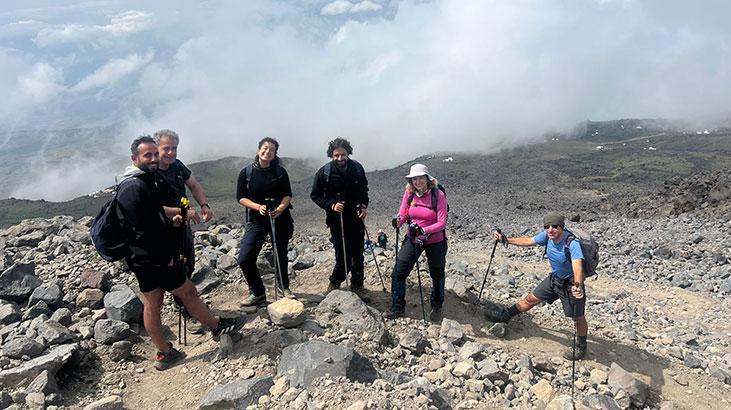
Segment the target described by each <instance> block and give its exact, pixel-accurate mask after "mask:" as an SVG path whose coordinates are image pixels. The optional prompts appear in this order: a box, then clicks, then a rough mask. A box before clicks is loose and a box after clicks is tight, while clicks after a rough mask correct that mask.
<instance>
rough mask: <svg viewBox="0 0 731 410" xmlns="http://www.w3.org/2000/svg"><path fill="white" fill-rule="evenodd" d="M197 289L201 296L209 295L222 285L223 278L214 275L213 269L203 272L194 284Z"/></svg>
mask: <svg viewBox="0 0 731 410" xmlns="http://www.w3.org/2000/svg"><path fill="white" fill-rule="evenodd" d="M193 284H194V285H195V289H196V290H197V291H198V293H200V294H204V293H208V292H210V291H212V290H213V289H215V288H216V287H217V286H218V285H220V284H221V278H219V277H218V275H216V274H215V273H213V270H212V269H205V270H201V273H199V274H198V276H197V277H196V280H195V281H194V282H193Z"/></svg>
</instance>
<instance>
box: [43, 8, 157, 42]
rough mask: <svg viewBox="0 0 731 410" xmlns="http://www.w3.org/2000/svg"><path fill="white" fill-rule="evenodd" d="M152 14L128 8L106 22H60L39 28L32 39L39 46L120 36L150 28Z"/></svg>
mask: <svg viewBox="0 0 731 410" xmlns="http://www.w3.org/2000/svg"><path fill="white" fill-rule="evenodd" d="M151 17H152V15H151V14H150V13H148V12H144V11H137V10H129V11H126V12H124V13H121V14H118V15H115V16H112V17H111V20H110V22H109V23H108V24H104V25H84V24H61V25H57V26H53V27H48V28H44V29H42V30H40V31H39V32H38V34H37V35H36V37H35V39H34V41H35V43H36V44H38V45H39V46H40V47H49V46H54V45H58V44H63V43H78V42H84V41H90V40H96V39H98V37H99V36H105V35H109V36H113V37H121V36H126V35H130V34H134V33H138V32H141V31H145V30H147V29H149V28H150V26H151V23H152V19H151Z"/></svg>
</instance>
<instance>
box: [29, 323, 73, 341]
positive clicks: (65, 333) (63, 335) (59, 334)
mask: <svg viewBox="0 0 731 410" xmlns="http://www.w3.org/2000/svg"><path fill="white" fill-rule="evenodd" d="M37 331H38V336H40V337H42V338H43V340H45V341H46V343H47V344H51V345H57V344H61V343H64V342H67V341H69V340H72V339H73V338H74V334H73V333H71V331H70V330H69V329H68V328H66V326H64V325H62V324H60V323H58V322H56V321H55V320H46V321H45V322H43V323H41V324H40V326H38V329H37Z"/></svg>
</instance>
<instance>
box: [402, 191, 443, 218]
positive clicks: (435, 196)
mask: <svg viewBox="0 0 731 410" xmlns="http://www.w3.org/2000/svg"><path fill="white" fill-rule="evenodd" d="M437 188H438V189H439V190H440V191H442V193H443V194H444V197H445V198H446V197H447V191H445V190H444V187H443V186H442V184H437ZM414 195H416V193H415V192H412V193H411V195H409V202H408V204H409V206H411V204H412V203H413V201H414ZM438 202H439V192H437V191H436V190H434V189H432V190H431V206H427V207H425V208H429V209H431V210H432V211H434V212H437V203H438ZM416 206H423V205H418V204H416ZM447 214H449V203H447Z"/></svg>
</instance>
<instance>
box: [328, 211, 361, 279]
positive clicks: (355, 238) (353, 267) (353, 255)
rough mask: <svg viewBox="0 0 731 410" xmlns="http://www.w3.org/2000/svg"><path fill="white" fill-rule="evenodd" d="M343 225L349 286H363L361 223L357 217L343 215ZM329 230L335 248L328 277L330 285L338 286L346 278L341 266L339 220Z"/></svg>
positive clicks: (341, 236) (343, 268) (341, 252)
mask: <svg viewBox="0 0 731 410" xmlns="http://www.w3.org/2000/svg"><path fill="white" fill-rule="evenodd" d="M344 225H345V256H346V257H347V264H348V272H349V273H350V283H351V286H353V287H356V288H359V287H361V286H363V261H364V257H363V238H364V237H365V229H363V222H361V220H360V219H359V218H357V217H352V216H351V217H347V216H345V215H344ZM328 227H329V228H330V242H331V243H332V244H333V247H335V266H333V270H332V274H331V275H330V283H332V284H333V285H336V286H340V284H341V283H343V281H344V280H345V279H347V278H346V275H345V267H344V265H343V239H342V238H343V235H342V230H341V228H340V218H338V219H337V220H335V222H332V223H330V224H329V226H328Z"/></svg>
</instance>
